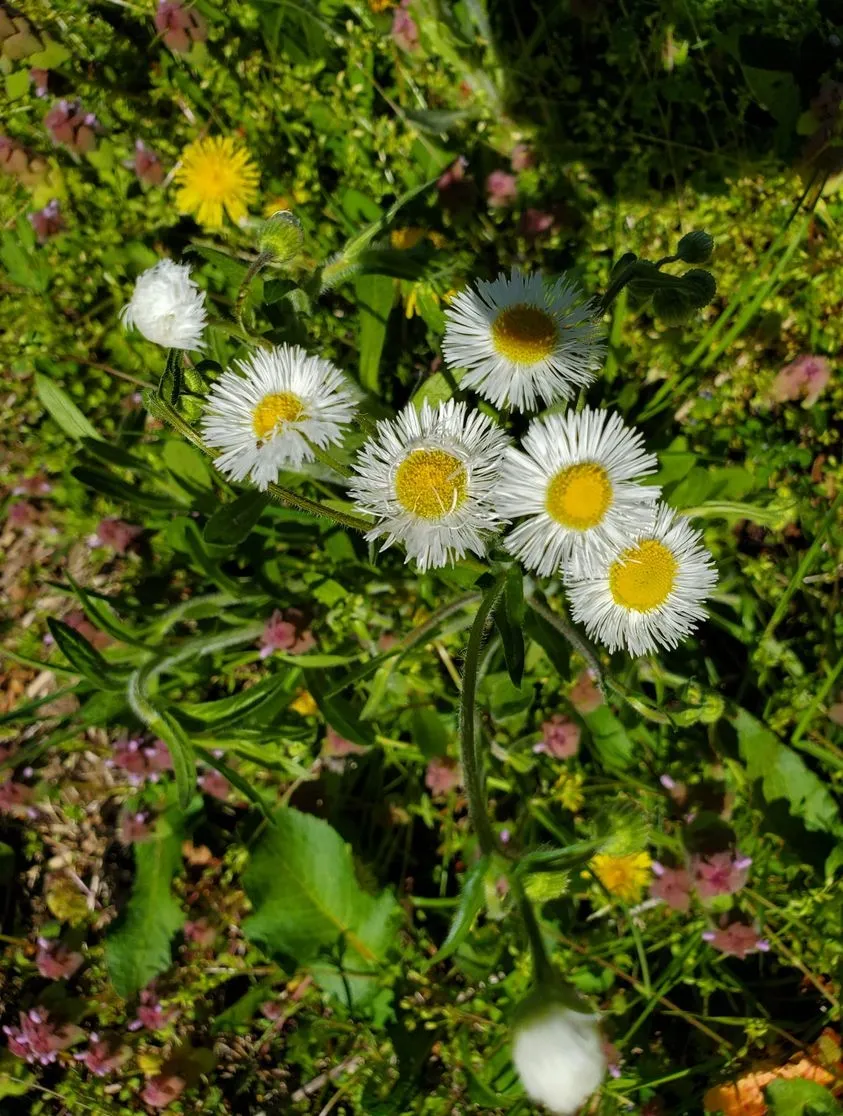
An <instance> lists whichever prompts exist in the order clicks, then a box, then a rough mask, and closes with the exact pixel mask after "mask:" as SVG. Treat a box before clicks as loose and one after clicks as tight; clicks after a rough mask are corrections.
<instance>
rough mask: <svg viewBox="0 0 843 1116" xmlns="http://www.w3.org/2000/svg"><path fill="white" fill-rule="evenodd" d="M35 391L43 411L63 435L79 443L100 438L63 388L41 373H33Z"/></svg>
mask: <svg viewBox="0 0 843 1116" xmlns="http://www.w3.org/2000/svg"><path fill="white" fill-rule="evenodd" d="M35 390H36V391H37V392H38V398H39V399H40V400H41V402H42V403H43V404H44V409H45V410H46V411H47V412H48V413H49V415H50V417H51V418H53V419H54V420H55V421H56V423H58V425H59V426H60V427H61V428H62V430H63V431H64V432H65V434H69V435H70V437H71V438H76V439H77V441H81V440H82V439H83V438H93V439H94V440H95V441H98V440H99V438H100V436H99V434H98V433H97V432H96V430H95V429H94V428H93V426H91V424H90V422H88V420H87V419H86V418H85V416H84V415H83V414H82V412H81V411H80V410H79V408H78V407H77V406H76V404H75V403H74V402H73V400H72V399H71V398H70V396H69V395H68V394H67V392H66V391H65V390H64V388H62V387H59V385H58V384H57V383H55V381H54V380H51V379H50V377H49V376H45V375H44V374H43V373H42V372H36V373H35Z"/></svg>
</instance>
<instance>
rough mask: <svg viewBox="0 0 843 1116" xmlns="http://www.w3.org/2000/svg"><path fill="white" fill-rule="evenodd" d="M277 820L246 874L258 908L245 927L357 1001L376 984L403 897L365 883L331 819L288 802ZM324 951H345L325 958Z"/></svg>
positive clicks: (369, 994)
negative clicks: (398, 898)
mask: <svg viewBox="0 0 843 1116" xmlns="http://www.w3.org/2000/svg"><path fill="white" fill-rule="evenodd" d="M274 820H275V824H274V826H272V827H270V828H268V829H266V830H265V831H264V833H263V834H262V835H261V837H260V840H259V841H258V843H257V844H256V845H255V847H254V850H253V852H252V857H251V861H250V863H249V866H248V868H247V869H246V872H245V873H244V876H243V886H244V888H245V890H246V894H247V895H248V897H249V900H250V901H251V904H252V907H253V910H254V914H253V915H252V916H251V918H249V919H247V920H246V922H245V924H244V926H243V931H244V933H245V934H246V937H247V938H249V939H250V940H251V941H253V942H256V943H257V944H259V945H260V946H261V947H262V948H263V949H265V950H266V951H267V952H269V953H271V954H276V953H277V954H282V955H283V956H287V957H291V958H293V959H294V960H295V961H296V962H297V963H298V964H300V965H310V966H311V968H313V970H314V975H315V977H316V979H317V980H318V981H319V983H320V984H322V985H323V987H325V988H326V989H327V990H328V991H329V992H331V993H332V994H333V995H335V996H337V997H338V998H339V999H340V1000H344V1001H346V1002H348V1001H349V1000H350V1001H351V1003H352V1004H355V1005H357V1006H359V1005H361V1004H363V1003H365V1002H366V1001H368V1000H370V999H371V998H372V997H374V996H375V995H376V994H377V992H378V991H379V984H378V975H379V970H380V969H381V968H382V967H383V965H384V963H385V960H386V956H387V953H388V951H389V948H390V946H391V945H393V944H394V940H395V926H396V922H397V917H398V914H399V908H398V904H397V903H396V902H395V899H394V897H393V896H392V895H391V894H390V893H389V892H382V893H381V894H380V895H379V896H372V895H369V894H368V893H367V892H365V891H364V890H363V889H362V888H361V887H360V885H359V883H358V882H357V878H356V876H355V872H354V863H353V860H352V856H351V849H350V848H349V846H348V845H347V844H346V843H345V842H344V841H343V839H342V838H341V837H340V835H339V834H338V833H337V832H336V830H334V829H332V828H331V826H330V825H328V823H327V822H325V821H322V820H321V819H320V818H315V817H312V816H311V815H309V814H302V813H300V812H299V811H298V810H294V809H292V808H290V807H287V806H285V807H282V808H281V809H279V810H278V811H276V813H275V818H274ZM326 953H329V954H332V955H336V954H337V953H341V954H342V959H341V961H339V962H336V963H334V962H330V963H329V962H328V961H323V960H321V958H322V957H323V956H324V955H325V954H326Z"/></svg>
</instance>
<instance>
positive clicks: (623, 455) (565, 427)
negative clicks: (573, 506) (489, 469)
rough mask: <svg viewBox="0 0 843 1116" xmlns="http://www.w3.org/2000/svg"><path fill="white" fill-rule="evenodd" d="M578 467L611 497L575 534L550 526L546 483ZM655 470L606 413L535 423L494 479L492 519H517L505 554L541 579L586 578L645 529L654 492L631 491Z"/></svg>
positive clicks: (635, 440) (653, 488) (636, 441)
mask: <svg viewBox="0 0 843 1116" xmlns="http://www.w3.org/2000/svg"><path fill="white" fill-rule="evenodd" d="M585 464H595V465H598V466H600V467H601V468H602V469H603V470H604V471H605V474H606V477H607V478H608V482H609V485H610V487H611V497H610V502H609V505H608V507H607V508H606V510H605V514H604V515H603V518H602V520H601V521H600V522H599V524H597V525H596V526H594V527H591V528H588V529H583V530H579V529H573V528H571V527H566V526H564V525H563V524H562V523H560V522H558V521H557V520H556V519H554V518H553V516H552V515H551V514H550V512H549V511H548V503H547V500H548V490H549V488H550V485H551V482H552V481H553V479H554V478H555V477H556V476H557V475H558V474H559V473H560V472H562V470H564V469H567V468H570V467H571V466H574V465H585ZM657 467H658V461H657V459H656V457H655V455H654V454H651V453H647V451H646V449H645V447H644V440H643V438H642V436H641V434H640V433H639V432H638V431H637V430H633V429H630V428H629V427H627V426H625V425H624V422H623V420H622V419H621V417H620V416H619V415H617V414H614V413H612V412H609V411H602V410H593V409H591V408H588V407H586V408H584V409H583V410H582V411H580V412H579V413H573V412H568V413H567V414H564V415H550V416H549V417H547V418H545V419H539V420H535V421H534V422H532V423H531V424H530V427H529V429H528V431H527V434H526V435H525V436H524V438H523V439H522V442H521V449H520V450H516V449H509V450H507V454H506V458H505V460H504V465H503V469H502V471H501V482H500V485H499V486H498V491H497V497H496V506H497V509H498V512H499V513H500V515H501V516H502V517H503V518H505V519H511V520H512V519H519V518H520V519H522V522H521V523H519V524H518V525H517V526H516V527H515V528H514V529H513V530H512V531H511V532H510V533H509V535H508V536H507V538H506V540H505V545H506V548H507V550H509V552H510V553H511V554H514V555H515V556H516V557H517V558H519V559H520V560H521V561H522V562H523V563H524V565H525V566H527V567H528V568H529V569H532V570H535V571H536V572H537V573H539V574H540V575H542V576H543V577H547V576H550V575H551V574H554V573H559V572H565V573H567V574H569V575H577V576H579V575H584V574H587V573H588V571H589V570H590V569H592V568H593V567H594V566H595V563H599V562H600V561H601V560H602V559H603V558H605V556H606V555H607V554H609V553H611V552H612V551H613V550H615V549H616V548H617V547H618V546H622V545H624V544H625V543H626V542H628V540H629V538H630V537H631V536H633V535H635V534H637V533H639V532H640V531H645V530H647V529H648V528H649V527H651V526H652V523H653V519H654V511H653V506H654V504H655V503H656V501H657V500H658V498H659V494H660V491H661V490H660V488H659V487H658V486H657V485H646V486H644V485H640V484H636V483H634V478H637V477H643V476H646V475H647V474H648V473H652V472H654V471H655V470H656V468H657Z"/></svg>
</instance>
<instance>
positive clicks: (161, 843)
mask: <svg viewBox="0 0 843 1116" xmlns="http://www.w3.org/2000/svg"><path fill="white" fill-rule="evenodd" d="M182 836H183V831H182V821H181V817H180V815H179V812H178V811H177V810H175V809H169V810H167V811H166V812H165V813H164V814H162V815H161V816H160V817H159V819H158V822H157V825H156V829H155V835H154V837H153V838H152V840H150V841H141V842H138V843H136V844H135V846H134V849H135V882H134V887H133V888H132V895H131V898H130V899H129V902H128V903H127V904H126V907H125V908H124V909H123V911H122V912H121V913H120V917H119V918H118V919H117V922H116V923H114V924H113V925H112V927H111V928H110V929H109V931H108V934H107V935H106V939H105V961H106V966H107V968H108V974H109V976H110V977H111V981H112V983H113V985H114V988H115V990H116V991H117V994H118V995H120V996H122V997H123V998H124V999H128V998H129V997H130V996H134V995H135V994H136V993H137V992H139V991H140V990H141V988H145V987H146V986H147V984H149V982H150V981H151V980H154V978H155V977H157V976H158V974H159V973H162V972H164V970H165V969H168V968H169V967H170V964H171V960H172V958H171V954H170V942H171V940H172V937H173V935H174V934H175V933H176V931H177V930H178V929H179V928H180V927H181V926H182V924H183V923H184V914H183V913H182V910H181V908H180V906H179V904H178V903H177V902H176V900H175V899H174V898H173V894H172V891H171V890H170V883H171V881H172V878H173V876H174V875H175V873H176V871H177V870H178V868H179V865H180V864H181V844H182Z"/></svg>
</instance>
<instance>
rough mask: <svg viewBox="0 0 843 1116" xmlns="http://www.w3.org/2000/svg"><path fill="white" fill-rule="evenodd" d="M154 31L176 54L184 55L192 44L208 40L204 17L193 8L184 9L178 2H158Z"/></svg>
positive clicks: (166, 0) (171, 0) (176, 0)
mask: <svg viewBox="0 0 843 1116" xmlns="http://www.w3.org/2000/svg"><path fill="white" fill-rule="evenodd" d="M155 29H156V31H157V32H158V34H159V35H160V36H161V38H162V39H163V40H164V43H165V45H166V46H168V47H169V48H170V50H172V51H174V52H175V53H176V54H184V53H186V52H187V51H188V50H190V47H191V45H192V44H193V43H204V42H205V40H206V39H207V38H208V25H207V24H206V22H205V19H204V17H203V16H201V15H200V14H199V12H197V11H196V10H195V9H194V8H186V7H185V6H184V5H183V4H182V3H181V2H180V0H159V4H158V11H157V12H156V13H155Z"/></svg>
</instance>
